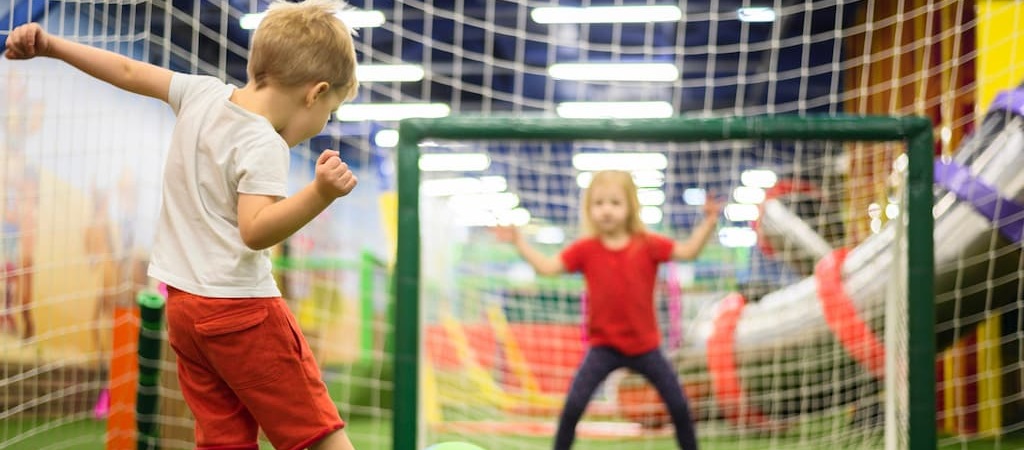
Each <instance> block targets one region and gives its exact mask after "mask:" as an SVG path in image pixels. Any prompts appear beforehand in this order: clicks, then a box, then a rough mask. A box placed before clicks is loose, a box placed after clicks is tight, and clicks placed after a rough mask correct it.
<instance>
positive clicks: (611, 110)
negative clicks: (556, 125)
mask: <svg viewBox="0 0 1024 450" xmlns="http://www.w3.org/2000/svg"><path fill="white" fill-rule="evenodd" d="M556 111H557V112H558V115H559V116H560V117H564V118H567V119H658V118H666V117H672V116H673V115H674V114H675V109H674V108H672V104H671V103H669V102H565V103H559V104H558V106H557V107H556Z"/></svg>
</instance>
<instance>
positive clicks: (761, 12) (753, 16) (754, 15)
mask: <svg viewBox="0 0 1024 450" xmlns="http://www.w3.org/2000/svg"><path fill="white" fill-rule="evenodd" d="M736 15H737V16H739V19H740V22H774V21H775V10H774V9H771V8H768V7H765V6H752V7H748V8H740V9H737V10H736Z"/></svg>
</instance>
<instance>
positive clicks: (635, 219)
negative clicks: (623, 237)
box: [581, 170, 647, 235]
mask: <svg viewBox="0 0 1024 450" xmlns="http://www.w3.org/2000/svg"><path fill="white" fill-rule="evenodd" d="M594 186H610V187H617V188H621V189H622V190H623V191H625V194H626V208H627V214H626V232H627V233H629V234H631V235H634V234H642V233H645V232H647V226H645V225H644V222H643V221H642V220H640V199H639V198H638V197H637V189H636V183H633V175H632V174H630V173H629V172H625V171H621V170H602V171H600V172H595V173H594V177H593V178H592V179H591V180H590V186H589V187H588V188H587V189H586V190H584V191H583V209H582V211H581V216H582V222H583V231H584V232H585V233H587V234H589V235H596V234H597V228H596V227H594V222H593V220H592V219H591V218H590V203H591V202H592V201H593V197H592V194H591V192H593V188H594Z"/></svg>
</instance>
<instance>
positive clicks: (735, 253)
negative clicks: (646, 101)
mask: <svg viewBox="0 0 1024 450" xmlns="http://www.w3.org/2000/svg"><path fill="white" fill-rule="evenodd" d="M399 134H400V143H399V152H398V203H399V206H398V207H399V213H398V214H399V234H398V257H397V262H396V267H395V280H396V283H397V285H396V289H397V304H396V308H397V316H396V322H395V330H396V354H395V361H396V372H395V388H396V391H395V395H396V402H395V411H394V414H395V429H394V446H395V448H421V447H422V446H423V445H428V444H430V443H432V442H439V441H447V440H470V441H473V442H477V443H480V444H481V445H483V446H485V447H486V448H494V449H498V448H501V449H507V448H522V449H532V448H547V447H548V446H550V439H551V436H552V435H553V433H554V424H555V422H556V420H557V415H558V412H559V409H560V407H561V402H562V401H563V399H564V396H565V393H566V392H567V389H568V386H569V382H570V380H571V378H572V375H573V373H574V370H575V368H576V366H577V365H578V364H579V361H580V358H581V357H582V355H583V353H584V351H585V348H586V335H585V333H584V332H583V331H582V328H581V321H582V317H583V316H582V311H583V310H584V309H585V308H586V295H585V292H584V291H583V283H582V280H581V279H580V277H578V276H561V277H558V278H538V277H536V276H535V275H534V273H533V271H532V269H531V268H530V267H529V266H528V265H525V263H523V262H522V261H521V260H520V259H519V258H518V256H517V255H516V254H515V251H514V249H513V248H512V247H511V246H509V245H507V244H500V243H497V242H496V241H495V240H494V239H493V238H492V237H491V235H490V234H489V233H488V227H489V226H494V225H497V224H516V225H519V226H521V227H523V229H524V230H525V233H526V234H527V236H528V239H530V240H531V241H532V242H533V243H534V245H537V246H539V247H540V248H541V249H542V251H545V252H547V253H549V254H550V253H553V252H556V251H557V250H558V249H559V248H561V247H562V246H564V245H565V244H567V243H569V242H571V241H572V240H573V239H574V238H576V237H578V236H579V230H578V225H579V215H580V214H581V211H580V206H579V203H580V193H581V191H582V189H584V188H585V187H586V186H587V184H588V182H589V178H590V176H592V174H593V172H594V171H596V170H602V169H618V170H627V171H630V172H632V174H633V178H634V180H635V182H636V184H637V186H638V188H639V197H640V204H641V205H643V206H642V210H641V217H642V219H643V220H644V222H645V223H647V226H648V227H649V228H650V229H652V230H654V231H657V232H660V233H665V234H668V235H670V236H674V237H676V238H683V237H685V235H686V233H687V232H688V229H689V227H691V226H692V225H693V224H694V222H695V221H696V220H698V219H699V216H700V205H701V204H702V203H703V201H704V199H705V198H706V196H707V195H719V196H721V197H723V198H725V197H728V204H727V205H726V206H725V209H724V217H723V218H722V220H721V223H720V225H719V228H718V230H717V237H716V238H715V239H713V240H712V243H710V244H709V246H708V248H707V249H706V250H705V252H704V253H703V254H702V256H701V257H699V258H698V259H697V260H696V261H692V262H675V263H672V264H668V265H665V266H664V267H663V269H662V272H661V275H660V279H661V281H660V282H659V285H658V288H657V290H658V295H657V297H658V298H657V300H656V301H657V307H658V308H657V309H658V310H659V314H660V321H661V331H662V333H663V336H664V339H663V349H664V350H665V351H666V352H667V353H668V354H669V355H670V360H671V361H673V362H674V364H675V365H676V368H677V370H678V373H679V379H680V382H681V384H682V385H683V387H684V390H685V391H686V392H687V394H688V397H689V399H690V402H691V408H692V409H693V410H694V411H695V415H696V418H697V419H696V420H697V422H698V423H697V429H698V435H699V437H700V439H701V441H702V443H706V444H705V445H708V446H709V447H711V448H715V447H714V445H715V443H718V442H721V443H727V444H729V445H732V446H735V445H739V448H787V449H792V448H828V447H831V448H844V449H845V448H865V449H867V448H881V447H882V445H883V444H884V445H886V447H888V448H913V449H931V448H935V445H936V434H935V431H936V429H935V372H934V364H935V360H934V354H935V333H934V326H935V320H934V317H935V311H934V302H933V298H934V295H933V287H932V281H931V280H932V279H933V276H934V272H933V267H934V264H933V248H932V247H933V241H932V229H933V217H932V206H933V192H932V173H933V157H932V149H933V138H932V126H931V122H930V121H929V120H928V119H924V118H913V117H909V118H896V117H798V116H761V117H734V118H670V119H658V120H603V119H578V120H574V119H553V118H480V117H451V118H443V119H408V120H405V121H403V122H402V124H401V126H400V130H399ZM852 146H875V147H876V148H875V151H880V152H886V153H887V154H888V155H889V158H890V160H891V161H893V165H892V167H891V168H890V170H891V174H892V175H891V177H890V186H889V190H888V191H889V194H888V195H887V196H886V198H885V200H884V202H883V203H884V204H876V205H875V207H877V208H875V207H873V208H872V210H870V211H864V212H862V213H861V214H851V213H850V212H849V211H847V210H845V209H844V206H843V205H844V204H845V202H847V201H848V200H849V198H850V197H851V196H856V195H864V190H865V189H868V187H866V186H863V185H858V179H857V177H855V176H852V173H853V171H851V170H850V168H851V166H854V165H857V164H859V163H860V162H859V161H857V160H855V159H851V155H852V154H853V153H854V152H851V151H850V150H851V148H852ZM755 246H757V247H758V249H757V250H758V251H757V252H754V251H752V250H753V249H752V247H755ZM755 253H756V254H759V255H763V256H761V257H759V258H756V257H753V256H752V255H754V254H755ZM908 317H912V318H913V320H908V319H907V318H908ZM666 421H667V419H666V414H665V412H664V409H663V408H662V407H661V405H660V403H659V400H658V397H657V394H655V393H654V391H653V390H652V389H651V388H649V387H648V386H647V385H646V382H645V381H644V380H643V379H639V378H638V376H636V375H634V374H630V373H626V372H621V373H615V374H613V375H612V376H611V377H610V378H609V379H608V381H606V382H605V384H604V386H603V387H602V388H601V389H600V390H599V392H598V393H597V394H596V395H595V398H594V399H593V401H592V403H591V405H590V407H589V409H588V410H587V412H586V414H585V416H584V422H582V423H581V424H580V426H579V427H578V428H577V435H578V436H579V438H580V439H581V441H586V440H600V439H620V440H622V439H625V440H627V441H629V442H630V443H629V448H637V449H642V448H671V447H662V446H658V445H666V444H665V443H668V442H671V441H670V440H668V439H670V435H671V433H672V429H671V425H670V423H669V424H666ZM661 441H664V442H665V443H662V444H659V442H661Z"/></svg>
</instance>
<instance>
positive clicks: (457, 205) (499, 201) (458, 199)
mask: <svg viewBox="0 0 1024 450" xmlns="http://www.w3.org/2000/svg"><path fill="white" fill-rule="evenodd" d="M518 206H519V196H518V195H516V194H513V193H511V192H498V193H492V194H456V195H453V196H451V197H448V207H449V208H451V209H452V210H453V211H468V212H474V211H512V210H513V209H515V208H516V207H518Z"/></svg>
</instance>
